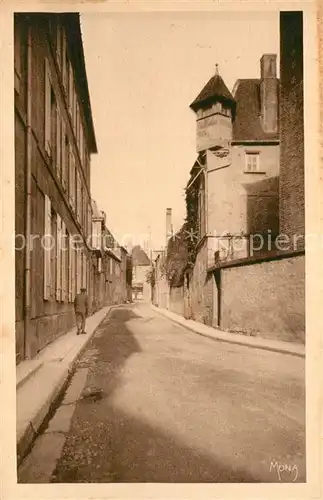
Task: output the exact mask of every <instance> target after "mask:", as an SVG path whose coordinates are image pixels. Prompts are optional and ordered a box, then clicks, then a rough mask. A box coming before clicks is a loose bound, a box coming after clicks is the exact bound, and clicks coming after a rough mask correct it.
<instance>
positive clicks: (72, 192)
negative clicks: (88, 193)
mask: <svg viewBox="0 0 323 500" xmlns="http://www.w3.org/2000/svg"><path fill="white" fill-rule="evenodd" d="M68 170H69V177H70V178H69V200H70V205H71V207H72V208H73V210H75V157H74V153H73V151H72V147H71V144H69V169H68Z"/></svg>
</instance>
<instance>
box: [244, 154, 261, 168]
mask: <svg viewBox="0 0 323 500" xmlns="http://www.w3.org/2000/svg"><path fill="white" fill-rule="evenodd" d="M259 163H260V158H259V153H258V152H252V153H246V172H259V170H260V169H259Z"/></svg>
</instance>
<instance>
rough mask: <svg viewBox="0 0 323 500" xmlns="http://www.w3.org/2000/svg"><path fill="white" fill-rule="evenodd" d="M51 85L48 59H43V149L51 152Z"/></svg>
mask: <svg viewBox="0 0 323 500" xmlns="http://www.w3.org/2000/svg"><path fill="white" fill-rule="evenodd" d="M51 122H52V85H51V78H50V72H49V64H48V60H47V59H45V150H46V152H47V153H48V155H49V156H50V154H51V137H52V136H51Z"/></svg>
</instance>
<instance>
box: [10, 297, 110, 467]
mask: <svg viewBox="0 0 323 500" xmlns="http://www.w3.org/2000/svg"><path fill="white" fill-rule="evenodd" d="M112 307H113V306H112ZM112 307H111V306H109V307H105V308H103V309H101V310H100V311H98V312H97V313H95V314H94V315H93V316H91V317H90V318H89V319H88V321H89V324H88V328H87V330H88V334H87V335H80V336H76V335H75V328H73V329H72V330H70V331H69V332H68V333H67V334H65V335H63V336H62V337H59V338H58V339H57V341H54V342H53V343H52V344H50V345H49V346H47V349H46V348H44V350H43V351H41V352H40V353H39V358H38V359H36V360H31V361H30V362H29V363H28V364H26V365H25V367H23V368H20V369H19V365H18V367H17V371H18V372H19V388H18V387H17V410H16V411H17V455H18V465H19V463H20V462H21V459H22V458H23V457H24V455H25V453H26V451H28V448H29V447H30V446H31V444H32V442H33V441H34V439H35V438H36V436H37V432H38V431H39V429H40V427H41V425H42V424H43V422H44V420H45V419H46V416H47V415H48V412H49V411H50V408H51V407H52V404H53V403H54V402H55V400H56V399H57V398H58V396H59V395H60V393H61V391H62V389H63V388H64V386H65V383H66V382H67V380H68V377H69V374H70V373H71V372H72V370H73V368H74V364H75V362H76V360H77V358H78V357H79V356H80V354H81V353H82V351H83V349H84V348H85V346H86V344H87V343H88V342H89V341H90V339H91V338H92V336H93V335H94V333H95V331H96V329H97V328H98V327H99V325H100V324H101V322H102V321H103V319H104V318H105V317H106V316H107V314H108V313H109V311H110V310H111V309H112ZM60 349H62V350H63V352H61V353H60V352H59V351H60ZM17 379H18V377H17Z"/></svg>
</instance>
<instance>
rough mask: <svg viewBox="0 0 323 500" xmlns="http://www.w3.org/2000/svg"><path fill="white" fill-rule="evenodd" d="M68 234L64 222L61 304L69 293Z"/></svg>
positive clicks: (61, 245) (62, 234)
mask: <svg viewBox="0 0 323 500" xmlns="http://www.w3.org/2000/svg"><path fill="white" fill-rule="evenodd" d="M67 243H68V233H67V231H66V226H65V222H64V221H62V233H61V244H60V247H61V266H62V269H61V297H60V300H61V302H65V300H66V297H67V292H68V275H67V269H68V267H67V266H68V246H67Z"/></svg>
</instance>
